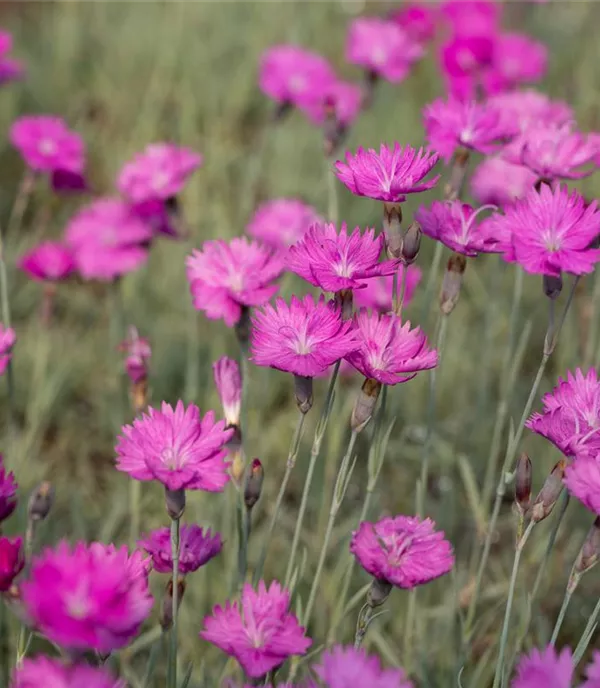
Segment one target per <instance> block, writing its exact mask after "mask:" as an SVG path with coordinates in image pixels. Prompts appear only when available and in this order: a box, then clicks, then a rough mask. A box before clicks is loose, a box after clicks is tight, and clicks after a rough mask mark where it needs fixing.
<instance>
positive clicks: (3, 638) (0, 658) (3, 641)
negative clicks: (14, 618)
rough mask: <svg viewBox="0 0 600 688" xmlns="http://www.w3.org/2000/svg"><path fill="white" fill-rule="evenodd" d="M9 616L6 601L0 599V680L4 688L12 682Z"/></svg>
mask: <svg viewBox="0 0 600 688" xmlns="http://www.w3.org/2000/svg"><path fill="white" fill-rule="evenodd" d="M8 638H9V631H8V614H7V609H6V604H5V602H4V600H2V599H0V671H1V672H2V673H0V679H1V680H2V685H3V686H8V684H9V680H10V645H9V642H8Z"/></svg>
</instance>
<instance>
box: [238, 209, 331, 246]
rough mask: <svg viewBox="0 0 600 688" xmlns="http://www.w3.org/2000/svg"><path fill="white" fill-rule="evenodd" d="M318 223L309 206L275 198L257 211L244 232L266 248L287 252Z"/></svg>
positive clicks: (315, 212)
mask: <svg viewBox="0 0 600 688" xmlns="http://www.w3.org/2000/svg"><path fill="white" fill-rule="evenodd" d="M320 221H321V218H320V217H319V215H318V213H317V211H316V210H315V209H314V208H313V207H312V206H310V205H307V204H306V203H303V202H302V201H300V200H298V199H296V198H277V199H275V200H273V201H266V202H265V203H263V204H262V205H260V206H259V207H258V208H257V210H256V212H255V213H254V215H253V216H252V219H251V220H250V223H249V224H248V227H247V228H246V231H247V232H248V234H250V235H251V236H252V237H254V238H255V239H258V240H259V241H262V242H263V243H264V244H266V245H267V246H271V247H272V248H274V249H280V250H282V251H287V249H288V248H289V247H290V246H291V245H292V244H295V243H296V242H297V241H299V240H300V239H302V237H303V236H304V235H305V234H306V232H307V231H308V228H309V227H310V226H311V225H312V224H314V223H315V222H320Z"/></svg>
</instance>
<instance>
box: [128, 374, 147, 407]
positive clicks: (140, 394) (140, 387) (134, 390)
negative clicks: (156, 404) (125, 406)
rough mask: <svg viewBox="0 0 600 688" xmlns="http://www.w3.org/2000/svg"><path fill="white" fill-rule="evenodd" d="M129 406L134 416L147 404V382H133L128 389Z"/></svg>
mask: <svg viewBox="0 0 600 688" xmlns="http://www.w3.org/2000/svg"><path fill="white" fill-rule="evenodd" d="M130 393H131V405H132V407H133V410H134V412H135V414H136V415H138V414H139V413H141V412H142V411H143V410H144V409H145V408H146V406H147V404H148V380H147V378H142V379H141V380H138V381H137V382H133V383H132V384H131V388H130Z"/></svg>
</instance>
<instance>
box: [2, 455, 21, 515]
mask: <svg viewBox="0 0 600 688" xmlns="http://www.w3.org/2000/svg"><path fill="white" fill-rule="evenodd" d="M17 488H18V485H17V481H16V480H15V476H14V474H13V473H12V472H11V473H7V472H6V469H5V468H4V457H3V456H2V454H0V524H1V523H2V521H6V519H7V518H8V517H9V516H10V515H11V514H12V512H13V511H14V510H15V507H16V506H17Z"/></svg>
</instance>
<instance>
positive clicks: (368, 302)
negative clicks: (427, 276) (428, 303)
mask: <svg viewBox="0 0 600 688" xmlns="http://www.w3.org/2000/svg"><path fill="white" fill-rule="evenodd" d="M405 270H406V277H405V287H404V305H405V306H408V304H409V303H410V302H411V301H412V298H413V296H414V293H415V290H416V288H417V286H418V284H419V282H420V281H421V277H422V275H423V273H422V271H421V268H420V267H418V266H417V265H409V266H408V269H407V268H406V266H404V265H400V266H399V268H398V282H399V283H401V281H402V276H403V273H404V271H405ZM366 284H367V286H366V287H365V288H364V289H357V290H356V291H355V292H354V303H355V304H356V306H357V307H358V308H371V309H373V310H374V311H378V312H379V313H389V311H391V310H392V305H393V300H394V295H393V293H392V291H393V288H394V278H393V276H392V275H386V276H385V277H374V278H373V279H370V280H369V281H368V282H367V283H366Z"/></svg>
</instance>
